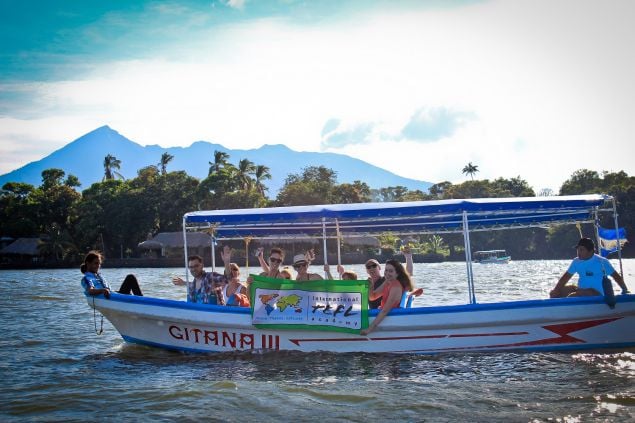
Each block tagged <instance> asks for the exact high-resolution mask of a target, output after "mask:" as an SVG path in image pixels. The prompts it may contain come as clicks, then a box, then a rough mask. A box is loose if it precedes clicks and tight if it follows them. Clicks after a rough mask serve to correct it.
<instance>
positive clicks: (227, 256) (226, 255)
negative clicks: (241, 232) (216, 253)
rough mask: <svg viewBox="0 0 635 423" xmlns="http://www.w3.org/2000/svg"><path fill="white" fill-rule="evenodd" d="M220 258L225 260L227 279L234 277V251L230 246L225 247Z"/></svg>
mask: <svg viewBox="0 0 635 423" xmlns="http://www.w3.org/2000/svg"><path fill="white" fill-rule="evenodd" d="M220 258H221V260H223V264H224V265H225V277H226V278H228V279H229V278H231V277H232V269H231V266H230V264H231V261H232V249H231V247H230V246H229V245H225V246H223V250H222V251H221V252H220Z"/></svg>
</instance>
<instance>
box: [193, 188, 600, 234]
mask: <svg viewBox="0 0 635 423" xmlns="http://www.w3.org/2000/svg"><path fill="white" fill-rule="evenodd" d="M611 200H612V197H610V196H607V195H600V194H591V195H571V196H560V197H512V198H478V199H469V200H459V199H457V200H437V201H410V202H388V203H355V204H324V205H313V206H293V207H272V208H254V209H233V210H209V211H196V212H190V213H187V214H185V216H184V217H183V220H184V226H185V227H186V228H188V229H194V230H205V229H207V230H209V231H211V232H212V233H213V235H214V236H215V237H216V238H221V239H232V238H245V237H255V238H268V237H276V238H282V237H285V238H307V237H314V236H320V237H322V236H326V237H339V236H340V235H341V234H344V233H345V234H347V235H348V236H356V235H359V236H365V235H368V234H379V233H382V232H389V231H390V232H398V233H401V234H408V233H413V234H422V233H435V232H461V231H462V227H463V218H464V217H466V218H467V221H468V222H469V228H470V231H478V230H495V229H507V228H514V227H532V226H545V225H548V224H550V223H576V222H593V221H594V212H596V211H597V210H598V209H599V208H600V207H602V206H604V205H605V202H607V201H611Z"/></svg>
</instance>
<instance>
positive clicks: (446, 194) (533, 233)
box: [0, 151, 635, 262]
mask: <svg viewBox="0 0 635 423" xmlns="http://www.w3.org/2000/svg"><path fill="white" fill-rule="evenodd" d="M172 159H173V156H172V155H170V154H168V153H163V154H162V156H161V157H160V160H159V161H158V163H157V164H156V165H151V166H146V167H144V168H141V169H139V170H138V171H137V176H136V177H134V178H131V179H124V178H123V177H122V175H121V174H120V173H119V172H118V171H119V170H120V169H121V165H122V163H121V161H120V160H118V159H117V158H116V157H114V156H113V155H111V154H109V155H107V156H106V157H105V158H104V162H103V166H104V177H103V179H102V181H101V182H97V183H94V184H92V185H91V186H90V187H88V188H86V189H84V190H83V191H82V192H78V191H77V188H78V187H79V186H81V183H80V181H79V180H78V178H77V177H76V176H74V175H66V173H65V172H64V170H62V169H55V168H52V169H46V170H44V171H43V172H42V183H41V185H40V186H38V187H35V186H33V185H31V184H27V183H21V182H8V183H6V184H4V186H2V189H1V190H0V236H4V237H12V238H18V237H41V238H42V239H43V241H44V242H43V244H42V245H41V248H40V252H41V254H42V255H43V256H45V257H48V259H49V260H51V261H68V262H75V261H76V260H77V259H78V258H79V257H81V255H82V254H84V253H85V252H86V251H88V250H91V249H99V250H101V251H103V252H105V253H106V254H107V255H109V256H111V257H119V256H120V255H125V256H135V255H137V251H136V246H137V245H138V244H139V242H141V241H144V240H146V239H147V238H148V236H151V235H155V234H157V233H159V232H171V231H180V230H181V225H182V217H183V215H184V214H185V213H186V212H189V211H193V210H218V209H233V208H254V207H273V206H295V205H309V204H325V203H331V204H336V203H360V202H382V201H416V200H431V199H434V200H438V199H452V198H485V197H524V196H535V195H537V194H536V193H535V192H534V191H533V189H532V188H531V187H530V186H529V184H528V183H527V181H525V180H524V179H522V178H521V177H520V176H518V177H515V178H511V179H507V178H497V179H494V180H492V181H490V180H487V179H482V180H474V178H473V177H474V174H475V173H476V172H478V166H475V165H473V164H472V163H469V165H468V166H466V167H465V168H463V173H464V174H466V175H469V176H470V178H471V179H470V180H468V181H465V182H463V183H459V184H452V183H450V182H448V181H443V182H439V183H436V184H434V185H432V186H431V187H430V188H429V190H427V192H424V191H423V190H409V189H408V188H406V187H403V186H389V187H384V188H379V189H371V188H370V187H369V186H368V185H367V184H366V183H365V182H363V181H360V180H357V181H354V182H353V183H339V182H338V181H337V173H336V172H335V171H333V170H332V169H329V168H328V167H325V166H308V167H306V168H304V169H303V170H302V171H301V172H300V173H297V174H289V175H288V176H287V177H286V179H285V181H284V185H283V187H282V189H281V190H280V191H279V192H278V193H277V195H276V197H275V198H269V196H268V193H267V191H268V189H267V186H266V181H267V180H269V179H271V174H270V169H269V168H268V167H267V166H264V165H258V164H256V163H253V162H251V161H250V160H247V159H241V160H239V161H238V163H237V164H236V165H234V164H232V163H231V162H230V156H229V155H228V154H227V153H225V152H221V151H215V152H214V157H213V159H212V160H211V161H209V162H208V163H209V172H208V176H207V177H206V178H204V179H202V180H199V179H197V178H194V177H192V176H190V175H188V174H187V173H186V172H184V171H168V166H169V163H170V161H171V160H172ZM584 193H607V194H611V195H613V196H615V197H616V199H617V204H618V213H619V216H620V223H621V225H622V226H625V227H626V228H627V231H628V233H632V230H633V228H634V225H635V207H634V206H635V177H632V176H629V175H627V174H626V173H625V172H623V171H620V172H602V173H598V172H596V171H593V170H588V169H581V170H578V171H576V172H574V173H573V174H572V175H571V177H570V178H569V179H567V180H566V181H565V182H564V183H563V184H562V186H561V187H560V191H559V194H560V195H568V194H584ZM552 194H554V193H552V192H550V191H549V190H543V191H541V192H539V193H538V195H552ZM603 223H604V224H605V225H606V226H608V227H612V223H611V222H603ZM583 229H584V231H585V232H586V233H585V235H587V236H590V235H592V232H590V230H589V229H588V228H583ZM578 236H579V232H578V230H577V229H576V228H575V227H573V229H572V228H571V227H570V226H569V227H564V226H562V227H555V228H550V229H542V228H530V229H519V230H514V231H494V232H488V233H483V232H481V233H474V234H473V235H472V247H473V248H474V249H491V248H506V249H507V250H508V252H510V253H511V254H512V257H516V258H549V257H554V256H555V257H561V256H563V257H569V256H571V255H572V251H571V248H570V246H571V245H573V244H572V242H573V241H575V238H577V237H578ZM379 239H380V241H381V243H382V248H383V249H384V250H385V251H386V252H387V253H388V254H390V253H391V252H394V250H395V249H396V248H398V247H399V245H400V244H402V243H403V240H400V239H398V238H397V237H395V236H393V235H391V234H385V235H383V236H381V237H379ZM406 242H408V243H409V244H411V246H413V247H414V248H416V249H417V250H418V251H420V253H421V254H428V255H432V256H435V257H439V258H444V257H445V258H447V257H448V256H450V257H452V256H456V257H459V256H460V255H461V254H462V246H463V240H462V237H461V236H458V235H455V234H438V235H424V236H420V237H415V238H410V239H408V240H407V241H406Z"/></svg>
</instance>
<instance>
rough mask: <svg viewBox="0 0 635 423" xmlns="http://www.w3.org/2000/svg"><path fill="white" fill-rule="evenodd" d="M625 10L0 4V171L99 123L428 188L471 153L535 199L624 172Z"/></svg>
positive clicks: (628, 87) (634, 125) (130, 134)
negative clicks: (263, 150)
mask: <svg viewBox="0 0 635 423" xmlns="http://www.w3.org/2000/svg"><path fill="white" fill-rule="evenodd" d="M634 18H635V2H634V1H630V0H623V1H621V0H605V1H603V0H596V1H589V0H568V1H563V0H547V1H543V0H514V1H509V0H503V1H496V0H493V1H487V0H483V1H467V0H465V1H450V0H448V1H442V0H428V1H426V0H419V1H399V0H393V1H377V0H375V1H373V0H363V1H360V0H351V1H339V0H332V1H331V0H328V1H294V0H277V1H273V0H272V1H264V0H259V1H255V0H226V1H210V0H207V1H193V0H192V1H134V2H130V1H127V0H124V1H122V0H110V1H99V0H85V1H73V0H48V1H45V0H41V1H34V0H0V174H4V173H7V172H10V171H12V170H14V169H17V168H19V167H21V166H23V165H25V164H27V163H29V162H32V161H35V160H39V159H41V158H43V157H45V156H47V155H48V154H50V153H52V152H53V151H55V150H57V149H59V148H61V147H63V146H64V145H66V144H68V143H69V142H71V141H72V140H74V139H76V138H79V137H80V136H82V135H84V134H85V133H87V132H90V131H92V130H93V129H96V128H98V127H100V126H103V125H109V126H110V127H111V128H113V129H115V130H117V131H118V132H119V133H120V134H122V135H124V136H125V137H127V138H129V139H131V140H132V141H135V142H137V143H139V144H142V145H150V144H158V145H160V146H163V147H172V146H189V145H190V144H192V143H193V142H195V141H199V140H205V141H210V142H215V143H219V144H222V145H224V146H225V147H227V148H231V149H251V148H258V147H260V146H261V145H263V144H284V145H286V146H288V147H289V148H292V149H294V150H297V151H315V152H335V153H342V154H347V155H349V156H352V157H356V158H359V159H362V160H365V161H367V162H369V163H372V164H374V165H377V166H380V167H382V168H385V169H387V170H390V171H392V172H394V173H396V174H398V175H401V176H404V177H409V178H415V179H420V180H424V181H429V182H433V183H435V182H441V181H450V182H452V183H460V182H463V181H465V180H466V179H469V177H468V176H466V175H464V174H462V169H463V168H464V167H465V165H467V164H468V163H472V164H474V165H476V166H478V170H479V171H478V173H477V174H476V175H475V177H476V178H478V179H490V180H493V179H495V178H498V177H504V178H512V177H516V176H520V177H522V178H523V179H525V180H526V181H528V183H529V184H530V185H531V186H532V187H533V188H534V190H535V191H536V192H538V191H540V190H541V189H544V188H550V189H553V190H554V191H555V192H556V193H557V191H558V189H559V187H560V185H561V184H562V182H564V181H565V180H566V179H567V178H569V177H570V176H571V174H572V173H573V172H574V171H576V170H577V169H582V168H586V169H591V170H596V171H598V172H601V171H604V170H606V171H619V170H624V171H626V172H627V173H628V174H629V175H635V154H634V152H635V146H634V144H635V143H634V141H635V139H634V138H635V137H634V135H635V77H634V75H635V48H634V47H633V46H635V25H633V24H632V22H633V20H634ZM204 164H205V165H206V162H205V163H204ZM122 165H125V164H122ZM325 165H327V166H328V163H325ZM362 179H363V176H362Z"/></svg>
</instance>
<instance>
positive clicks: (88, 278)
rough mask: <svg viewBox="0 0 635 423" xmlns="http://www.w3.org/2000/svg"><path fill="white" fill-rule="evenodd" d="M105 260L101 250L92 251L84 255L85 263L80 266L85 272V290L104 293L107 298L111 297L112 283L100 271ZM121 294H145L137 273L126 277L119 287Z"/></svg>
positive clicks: (90, 293)
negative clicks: (142, 291)
mask: <svg viewBox="0 0 635 423" xmlns="http://www.w3.org/2000/svg"><path fill="white" fill-rule="evenodd" d="M102 261H103V258H102V255H101V253H100V252H99V251H90V252H88V254H86V257H84V263H82V265H81V266H80V268H79V269H80V271H81V272H82V273H83V274H84V277H83V278H82V287H83V288H84V292H85V293H86V294H88V295H100V294H103V295H104V297H105V298H110V289H111V288H110V284H109V283H108V282H106V280H105V279H104V278H103V277H102V275H101V273H99V269H100V268H101V263H102ZM117 292H119V293H120V294H126V295H130V294H131V293H132V294H134V295H138V296H143V293H141V288H140V287H139V282H138V281H137V278H136V276H135V275H132V274H130V275H128V276H126V278H125V279H124V281H123V283H122V284H121V287H120V288H119V291H117Z"/></svg>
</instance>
